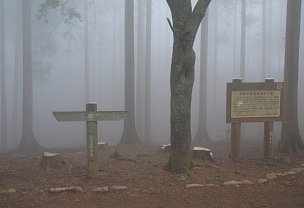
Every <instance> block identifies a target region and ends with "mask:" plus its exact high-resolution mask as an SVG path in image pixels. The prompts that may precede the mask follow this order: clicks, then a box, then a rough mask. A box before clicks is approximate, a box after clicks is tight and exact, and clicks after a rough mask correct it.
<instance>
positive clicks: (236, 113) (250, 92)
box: [226, 82, 283, 123]
mask: <svg viewBox="0 0 304 208" xmlns="http://www.w3.org/2000/svg"><path fill="white" fill-rule="evenodd" d="M282 107H283V83H282V82H279V83H274V82H270V83H228V84H227V119H226V120H227V123H242V122H267V121H280V120H281V119H282V110H283V109H282Z"/></svg>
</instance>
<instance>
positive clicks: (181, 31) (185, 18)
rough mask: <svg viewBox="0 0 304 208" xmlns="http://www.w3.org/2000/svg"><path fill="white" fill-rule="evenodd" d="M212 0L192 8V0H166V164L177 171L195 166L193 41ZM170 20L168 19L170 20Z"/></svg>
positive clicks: (200, 0)
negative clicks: (169, 48)
mask: <svg viewBox="0 0 304 208" xmlns="http://www.w3.org/2000/svg"><path fill="white" fill-rule="evenodd" d="M210 1H211V0H198V1H197V3H196V5H195V7H194V9H193V10H192V4H191V0H167V3H168V5H169V7H170V10H171V14H172V20H173V25H172V24H171V22H169V23H170V27H171V29H172V31H173V37H174V42H173V54H172V63H171V77H170V89H171V117H170V122H171V135H170V140H171V154H170V159H169V162H168V164H167V168H168V169H169V170H172V171H176V172H183V171H187V170H189V169H190V168H191V166H192V155H191V98H192V88H193V82H194V64H195V52H194V50H193V43H194V40H195V36H196V33H197V30H198V27H199V25H200V23H201V21H202V19H203V17H204V16H205V13H206V10H207V8H208V5H209V3H210ZM168 21H169V20H168Z"/></svg>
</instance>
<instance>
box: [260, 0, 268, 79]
mask: <svg viewBox="0 0 304 208" xmlns="http://www.w3.org/2000/svg"><path fill="white" fill-rule="evenodd" d="M266 9H267V1H263V9H262V12H263V15H262V21H263V35H262V42H263V46H262V54H261V55H262V69H263V75H264V76H263V78H264V79H265V78H267V77H268V76H269V73H268V70H267V57H266V54H267V53H266V52H267V41H266V37H267V32H266V29H267V24H266V22H267V21H266Z"/></svg>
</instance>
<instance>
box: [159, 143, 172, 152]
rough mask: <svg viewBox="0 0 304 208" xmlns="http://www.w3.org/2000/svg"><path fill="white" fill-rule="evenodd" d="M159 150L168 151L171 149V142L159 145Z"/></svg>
mask: <svg viewBox="0 0 304 208" xmlns="http://www.w3.org/2000/svg"><path fill="white" fill-rule="evenodd" d="M160 149H161V152H170V150H171V144H164V145H162V146H161V147H160Z"/></svg>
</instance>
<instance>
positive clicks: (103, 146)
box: [98, 141, 111, 152]
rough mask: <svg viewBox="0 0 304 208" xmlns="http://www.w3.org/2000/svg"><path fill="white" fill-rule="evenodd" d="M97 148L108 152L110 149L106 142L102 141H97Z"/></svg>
mask: <svg viewBox="0 0 304 208" xmlns="http://www.w3.org/2000/svg"><path fill="white" fill-rule="evenodd" d="M98 150H99V151H103V152H110V151H111V149H110V147H109V145H108V143H107V142H104V141H101V142H98Z"/></svg>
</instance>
